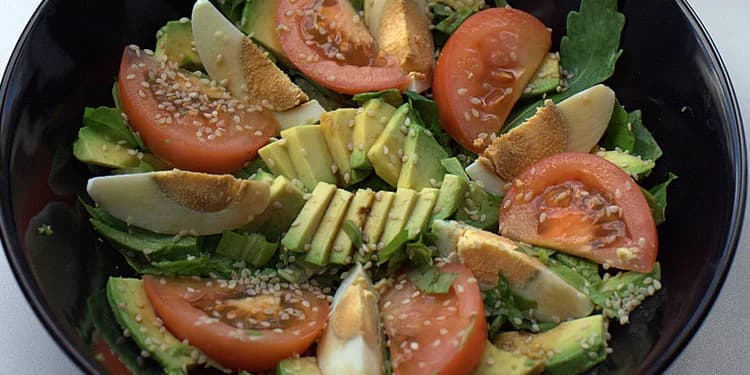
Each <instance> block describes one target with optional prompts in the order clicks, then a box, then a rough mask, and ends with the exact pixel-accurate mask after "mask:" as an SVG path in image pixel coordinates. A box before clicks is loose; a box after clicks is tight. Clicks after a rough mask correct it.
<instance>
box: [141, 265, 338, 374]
mask: <svg viewBox="0 0 750 375" xmlns="http://www.w3.org/2000/svg"><path fill="white" fill-rule="evenodd" d="M162 280H164V281H162ZM252 280H254V281H252V282H250V283H249V284H246V285H227V283H226V282H225V281H222V280H212V279H202V280H201V279H197V280H196V279H195V278H170V279H159V278H156V277H152V276H144V277H143V286H144V288H145V290H146V294H147V295H148V299H149V301H151V304H153V306H154V309H155V310H156V312H157V314H158V315H159V317H160V318H161V319H162V320H164V325H166V327H167V329H169V331H170V332H172V333H173V334H174V335H175V336H176V337H178V338H180V339H187V340H188V341H189V342H190V344H191V345H194V346H195V347H197V348H199V349H200V350H202V351H203V352H204V353H206V355H208V356H209V357H211V358H212V359H214V360H216V361H218V362H219V363H220V364H222V365H224V366H226V367H228V368H231V369H244V370H249V371H261V370H268V369H272V368H274V367H275V366H276V364H277V363H278V362H279V361H281V360H282V359H284V358H288V357H291V356H292V355H294V354H300V353H302V352H304V351H305V350H307V348H309V347H310V345H312V343H313V342H314V341H315V340H316V339H317V338H318V336H320V334H321V333H322V332H323V328H325V324H326V320H327V319H328V301H327V299H326V297H325V296H324V295H323V294H320V292H318V291H317V290H314V289H313V288H312V287H296V288H293V289H292V288H291V287H286V286H285V287H281V288H280V289H279V290H273V288H274V285H272V284H271V282H270V281H262V280H261V279H259V278H254V279H252ZM261 281H262V282H261ZM266 282H268V283H269V285H267V286H264V287H262V288H261V285H263V284H266ZM251 289H252V290H256V291H257V292H254V293H248V292H247V290H251ZM269 290H270V291H269ZM251 294H252V295H251Z"/></svg>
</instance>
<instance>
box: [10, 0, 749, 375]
mask: <svg viewBox="0 0 750 375" xmlns="http://www.w3.org/2000/svg"><path fill="white" fill-rule="evenodd" d="M54 1H60V0H42V1H41V3H40V4H39V5H38V6H37V8H36V10H35V11H34V13H33V14H32V16H31V18H30V19H29V21H28V22H27V24H26V26H25V27H24V29H23V31H22V33H21V35H20V37H19V39H18V41H17V42H16V45H15V47H14V48H13V52H12V54H11V56H10V58H9V60H8V63H7V65H6V67H5V71H4V72H3V78H2V83H0V103H2V105H0V160H1V161H3V162H4V161H7V160H9V155H10V147H9V145H8V142H7V141H9V134H10V130H9V129H10V126H9V125H8V124H7V123H6V121H7V119H6V116H7V109H6V108H5V107H4V103H5V102H6V99H7V96H8V91H9V83H10V81H11V79H10V78H9V77H11V76H12V75H13V73H14V72H15V70H16V68H17V64H18V59H19V56H20V55H21V53H22V52H23V51H24V50H25V48H26V45H27V42H28V40H29V37H30V35H31V34H32V33H33V32H34V30H35V29H36V27H37V25H38V23H39V20H40V18H41V16H42V15H43V13H44V11H45V10H46V9H47V8H48V7H49V6H51V5H50V4H51V3H53V2H54ZM675 2H676V3H677V5H678V7H679V8H680V10H681V11H682V12H683V14H684V15H685V16H686V18H687V20H688V22H689V23H690V25H691V26H692V28H693V29H694V30H695V34H696V37H697V40H698V44H699V46H700V48H701V49H702V50H703V51H704V53H706V55H707V56H708V58H709V60H710V62H711V64H712V66H713V68H714V69H716V73H717V75H718V78H719V84H720V86H721V91H722V93H723V94H724V95H723V96H724V105H725V106H726V108H727V109H728V110H729V115H730V118H731V120H733V121H731V123H730V124H728V125H727V130H729V131H730V133H732V134H731V135H733V136H730V137H728V138H729V139H728V141H729V142H728V146H730V147H729V151H730V156H731V157H732V158H733V159H734V160H732V161H733V163H734V170H733V171H732V172H733V173H734V178H735V184H734V185H735V186H734V195H733V205H732V210H731V224H730V226H729V228H728V232H727V242H726V243H725V245H724V251H723V253H722V256H721V258H720V259H719V260H718V264H717V270H718V271H719V272H717V273H715V274H714V277H713V278H712V279H711V282H710V283H709V285H708V288H707V290H706V293H705V294H704V295H703V297H702V298H701V299H700V302H699V303H698V306H697V307H696V309H695V311H694V312H693V313H692V315H691V316H690V318H689V319H688V321H687V322H686V324H685V325H684V326H683V328H682V329H681V330H680V331H679V332H678V334H677V336H676V338H675V340H674V341H673V342H672V343H670V344H669V345H668V346H667V347H666V348H665V350H664V351H663V352H662V353H659V354H658V355H657V356H656V358H655V359H653V360H652V363H651V364H650V365H649V366H648V368H646V369H643V366H642V365H641V367H640V368H641V370H642V371H644V372H645V373H649V374H655V373H661V372H663V371H664V370H666V369H667V367H669V365H670V364H671V363H672V362H673V361H674V360H675V358H677V357H678V356H679V354H680V353H681V352H682V350H683V349H684V348H685V347H686V346H687V344H688V343H689V342H690V340H691V339H692V338H693V337H694V336H695V333H696V332H697V331H698V329H699V328H700V326H701V325H702V324H703V322H704V321H705V318H706V316H707V315H708V313H709V312H710V310H711V308H712V306H713V304H714V302H715V301H716V298H718V295H719V292H720V290H721V287H722V286H723V284H724V282H725V280H726V277H727V274H728V272H729V269H730V266H731V263H732V260H733V258H734V255H735V252H736V250H737V247H738V245H739V238H740V232H741V230H742V224H743V222H744V216H745V208H746V207H745V206H746V205H745V203H746V197H747V182H748V181H747V149H746V146H745V134H744V127H743V122H742V116H741V111H740V106H739V103H738V101H737V96H736V94H735V90H734V87H733V85H732V82H731V80H730V76H729V73H728V71H727V68H726V65H725V64H724V61H723V60H722V58H721V55H720V54H719V51H718V48H717V47H716V45H715V44H714V42H713V40H712V39H711V37H710V35H709V33H708V31H707V30H706V27H705V26H704V25H703V23H702V22H701V20H700V18H698V15H697V14H696V12H695V10H694V9H693V8H692V6H690V4H689V3H688V2H687V0H676V1H675ZM0 167H2V165H0ZM0 172H1V174H0V181H3V182H5V184H0V186H2V188H1V189H0V190H1V191H0V198H2V199H0V241H1V244H2V247H3V249H4V251H5V255H6V257H7V259H8V263H9V265H10V268H11V270H12V272H13V275H14V277H15V279H16V281H17V283H18V285H19V286H20V288H21V291H22V293H23V295H24V297H25V298H26V300H27V302H28V303H29V305H30V306H31V308H32V310H33V311H34V314H35V315H36V317H37V319H38V320H39V321H40V322H41V323H42V325H43V326H44V328H45V329H46V330H47V333H48V334H49V335H50V336H51V338H52V339H53V341H54V342H55V343H56V344H57V345H58V347H59V348H61V349H62V351H63V352H65V354H66V355H67V356H68V358H70V359H71V360H72V361H73V362H74V363H75V364H76V365H77V367H78V368H79V369H81V370H83V371H84V372H86V373H89V374H96V373H97V372H98V369H99V368H100V366H98V365H97V364H96V363H95V362H94V361H93V360H92V357H91V356H86V355H84V354H83V353H82V352H80V351H78V350H76V348H75V344H74V343H73V342H72V341H71V340H70V339H69V338H68V337H67V336H66V334H65V332H64V330H63V329H61V327H60V326H59V325H58V324H57V319H56V318H55V316H54V315H53V313H52V311H51V310H50V308H49V306H48V304H47V303H46V301H45V299H44V296H43V294H42V291H41V288H40V287H39V285H38V284H37V282H36V280H34V278H33V277H29V275H30V273H31V272H30V271H31V269H30V267H29V265H28V263H27V262H26V259H25V257H24V256H23V254H21V253H20V252H18V251H11V250H10V249H11V248H13V249H17V248H19V247H20V244H19V242H18V238H17V237H16V233H15V229H16V228H15V227H16V226H15V221H14V220H13V215H12V210H11V208H10V204H3V203H2V202H10V189H9V188H7V186H9V185H8V183H9V182H10V173H9V170H8V169H7V168H0ZM649 357H650V356H647V357H646V359H645V360H646V361H648V360H649Z"/></svg>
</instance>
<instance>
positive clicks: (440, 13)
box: [432, 4, 475, 35]
mask: <svg viewBox="0 0 750 375" xmlns="http://www.w3.org/2000/svg"><path fill="white" fill-rule="evenodd" d="M432 13H433V15H434V16H435V19H436V20H438V23H437V24H436V25H435V30H438V31H440V32H442V33H443V34H446V35H451V34H453V33H454V32H455V31H456V29H458V27H459V26H461V24H462V23H464V21H466V19H467V18H469V17H470V16H471V15H473V14H474V13H475V11H474V10H472V9H470V8H462V9H458V10H454V9H453V8H451V7H448V6H445V5H442V4H435V5H434V6H433V7H432Z"/></svg>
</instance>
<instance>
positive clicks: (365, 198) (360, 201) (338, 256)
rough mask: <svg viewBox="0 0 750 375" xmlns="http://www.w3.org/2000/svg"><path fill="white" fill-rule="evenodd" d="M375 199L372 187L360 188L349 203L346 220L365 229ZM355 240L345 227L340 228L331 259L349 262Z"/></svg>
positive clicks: (338, 261) (332, 260)
mask: <svg viewBox="0 0 750 375" xmlns="http://www.w3.org/2000/svg"><path fill="white" fill-rule="evenodd" d="M374 200H375V193H374V192H373V191H372V190H370V189H359V190H357V192H356V193H355V194H354V198H353V199H352V203H351V204H350V205H349V209H347V211H346V216H344V222H346V221H347V220H349V221H351V222H352V223H354V225H355V226H356V227H357V229H359V230H360V231H362V230H363V229H364V225H365V220H366V219H367V216H368V214H369V213H370V206H372V203H373V201H374ZM353 246H354V241H352V239H351V237H349V234H347V233H346V231H344V229H343V228H341V229H339V232H338V234H337V235H336V239H335V240H334V241H333V250H332V252H331V257H330V259H329V261H330V262H331V263H333V264H347V263H350V262H348V261H347V260H348V258H349V256H351V254H352V247H353Z"/></svg>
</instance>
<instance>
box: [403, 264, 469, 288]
mask: <svg viewBox="0 0 750 375" xmlns="http://www.w3.org/2000/svg"><path fill="white" fill-rule="evenodd" d="M406 277H407V278H409V281H411V282H413V283H414V285H416V287H417V289H419V290H420V291H422V292H424V293H429V294H445V293H448V292H449V291H450V289H451V285H453V281H454V280H456V277H458V274H457V273H452V272H440V270H439V269H438V268H437V267H435V266H433V265H425V266H422V267H417V268H413V269H412V270H410V271H409V272H408V273H407V274H406Z"/></svg>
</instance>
